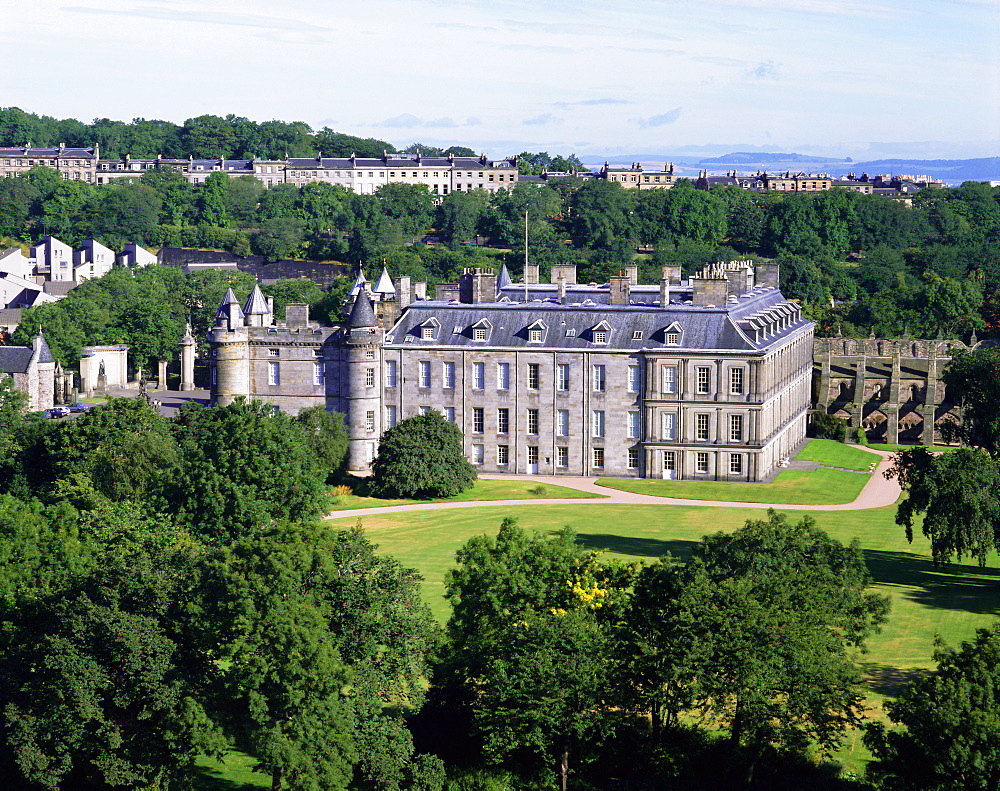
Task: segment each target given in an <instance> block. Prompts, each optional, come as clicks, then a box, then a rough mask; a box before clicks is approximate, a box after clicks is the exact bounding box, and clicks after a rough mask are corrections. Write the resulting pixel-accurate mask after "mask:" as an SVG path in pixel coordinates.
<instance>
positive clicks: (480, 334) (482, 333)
mask: <svg viewBox="0 0 1000 791" xmlns="http://www.w3.org/2000/svg"><path fill="white" fill-rule="evenodd" d="M487 335H488V333H487V332H486V327H473V328H472V340H474V341H485V340H486V337H487Z"/></svg>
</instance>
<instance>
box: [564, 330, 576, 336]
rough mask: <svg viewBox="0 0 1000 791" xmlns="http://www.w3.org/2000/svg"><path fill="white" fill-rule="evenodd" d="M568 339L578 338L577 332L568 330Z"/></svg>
mask: <svg viewBox="0 0 1000 791" xmlns="http://www.w3.org/2000/svg"><path fill="white" fill-rule="evenodd" d="M566 337H567V338H575V337H576V330H575V329H572V328H570V329H568V330H566Z"/></svg>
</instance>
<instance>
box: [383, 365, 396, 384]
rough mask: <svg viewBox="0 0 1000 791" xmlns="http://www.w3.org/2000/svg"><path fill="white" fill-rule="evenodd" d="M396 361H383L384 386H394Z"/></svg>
mask: <svg viewBox="0 0 1000 791" xmlns="http://www.w3.org/2000/svg"><path fill="white" fill-rule="evenodd" d="M396 371H397V367H396V361H395V360H386V361H385V386H386V387H395V386H396Z"/></svg>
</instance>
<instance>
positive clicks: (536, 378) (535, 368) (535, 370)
mask: <svg viewBox="0 0 1000 791" xmlns="http://www.w3.org/2000/svg"><path fill="white" fill-rule="evenodd" d="M540 381H541V366H540V365H539V364H538V363H528V389H529V390H537V389H538V386H539V384H540Z"/></svg>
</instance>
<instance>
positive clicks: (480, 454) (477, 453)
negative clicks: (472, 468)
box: [472, 445, 486, 464]
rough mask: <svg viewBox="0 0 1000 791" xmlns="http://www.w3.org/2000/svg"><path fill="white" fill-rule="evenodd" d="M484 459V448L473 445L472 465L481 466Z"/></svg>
mask: <svg viewBox="0 0 1000 791" xmlns="http://www.w3.org/2000/svg"><path fill="white" fill-rule="evenodd" d="M485 459H486V446H485V445H473V446H472V463H473V464H482V463H483V462H484V461H485Z"/></svg>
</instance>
